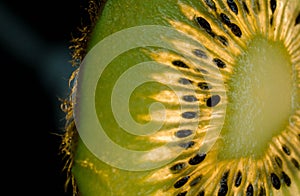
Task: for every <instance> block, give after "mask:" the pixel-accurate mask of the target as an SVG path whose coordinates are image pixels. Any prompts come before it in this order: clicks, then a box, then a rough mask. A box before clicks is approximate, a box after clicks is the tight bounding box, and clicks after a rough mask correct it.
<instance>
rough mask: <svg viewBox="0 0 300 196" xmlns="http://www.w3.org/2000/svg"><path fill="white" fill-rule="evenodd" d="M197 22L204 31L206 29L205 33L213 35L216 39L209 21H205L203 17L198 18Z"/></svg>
mask: <svg viewBox="0 0 300 196" xmlns="http://www.w3.org/2000/svg"><path fill="white" fill-rule="evenodd" d="M196 21H197V23H198V24H199V25H200V27H202V28H203V29H205V31H206V32H207V33H208V34H209V35H211V36H212V37H215V34H214V33H213V32H212V29H211V26H210V24H209V22H207V20H205V19H204V18H202V17H196Z"/></svg>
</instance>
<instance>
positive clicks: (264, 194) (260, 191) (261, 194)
mask: <svg viewBox="0 0 300 196" xmlns="http://www.w3.org/2000/svg"><path fill="white" fill-rule="evenodd" d="M258 196H266V191H265V188H264V187H263V186H262V187H260V190H259V194H258Z"/></svg>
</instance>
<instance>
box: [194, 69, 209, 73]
mask: <svg viewBox="0 0 300 196" xmlns="http://www.w3.org/2000/svg"><path fill="white" fill-rule="evenodd" d="M195 71H196V72H201V73H203V74H208V71H207V70H205V69H199V68H196V69H195Z"/></svg>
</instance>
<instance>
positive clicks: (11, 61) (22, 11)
mask: <svg viewBox="0 0 300 196" xmlns="http://www.w3.org/2000/svg"><path fill="white" fill-rule="evenodd" d="M87 5H88V3H87V1H84V0H51V1H36V0H35V1H33V0H26V1H19V0H18V1H17V0H14V1H13V0H1V3H0V8H1V9H2V10H5V13H4V12H3V11H2V12H1V13H0V17H1V18H0V30H1V31H0V59H1V64H0V66H1V67H0V73H1V77H0V78H1V87H2V90H1V97H2V120H1V122H2V123H1V124H2V128H1V132H2V137H1V155H0V157H1V165H2V167H1V168H2V170H3V171H2V172H1V173H2V175H1V176H2V180H4V184H2V192H3V193H7V195H55V196H56V195H57V196H68V195H72V192H71V190H70V187H69V189H68V190H67V192H65V191H64V182H65V180H66V173H65V172H63V171H62V167H63V163H64V162H63V161H62V157H61V156H60V155H59V154H58V153H59V144H60V137H59V136H57V135H56V133H61V132H62V131H63V126H64V114H63V112H62V111H61V110H60V101H59V98H65V97H66V96H67V95H68V91H69V89H68V77H69V76H70V74H71V73H72V71H73V70H74V68H73V67H72V66H71V64H70V62H69V61H70V60H71V53H70V50H69V46H70V45H71V43H70V40H71V38H72V36H74V37H76V36H77V35H78V30H77V28H78V27H80V26H81V24H82V21H84V17H86V15H87V12H86V10H85V8H86V6H87ZM5 14H6V15H5ZM12 27H13V28H12ZM28 35H29V37H30V36H32V37H33V40H35V41H36V42H32V40H31V39H29V38H28ZM35 44H36V45H40V46H41V47H40V48H38V50H35V49H32V50H31V48H30V47H31V46H32V45H35ZM33 48H34V47H33ZM39 59H42V60H39Z"/></svg>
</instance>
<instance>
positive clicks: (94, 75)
mask: <svg viewBox="0 0 300 196" xmlns="http://www.w3.org/2000/svg"><path fill="white" fill-rule="evenodd" d="M299 18H300V1H299V0H264V1H259V0H195V1H194V0H190V1H187V0H181V1H174V0H164V1H161V0H145V1H134V0H126V1H125V0H110V1H107V3H106V4H105V6H104V9H103V11H102V12H101V13H100V14H99V19H98V20H97V22H96V23H95V27H94V28H93V31H92V32H91V34H90V35H89V42H88V46H87V54H86V55H85V56H84V57H85V60H84V61H83V62H82V64H81V65H80V67H79V68H78V70H77V71H76V72H75V76H76V77H74V78H75V79H74V78H73V79H74V80H75V86H74V88H73V92H72V97H71V98H72V101H73V104H74V106H73V108H72V115H71V116H72V117H74V119H72V118H69V121H68V123H67V125H68V126H67V127H69V128H68V129H67V133H68V134H66V136H70V133H74V132H76V133H78V138H76V140H74V141H73V143H76V149H75V150H74V152H72V153H73V155H74V156H73V159H72V161H73V162H71V163H72V165H70V166H71V168H72V176H74V179H75V181H76V186H77V187H78V189H79V192H78V194H79V195H83V196H98V195H175V196H176V195H177V196H181V195H193V196H194V195H218V196H223V195H300V166H299V165H300V148H299V146H300V108H299V107H300V106H299V103H300V98H299V89H300V88H299V87H300V86H299V82H300V21H299ZM103 65H105V66H103ZM70 119H71V120H70ZM71 123H75V124H73V125H76V126H70V124H71ZM100 128H101V130H102V131H103V133H102V132H101V134H100V132H98V131H99V130H100ZM108 140H109V141H108ZM110 145H111V146H110Z"/></svg>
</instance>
